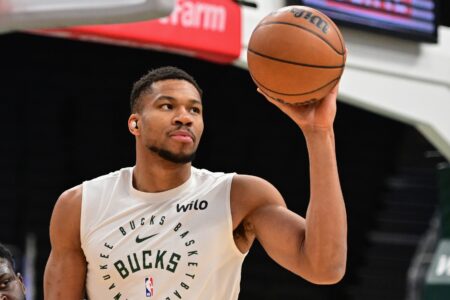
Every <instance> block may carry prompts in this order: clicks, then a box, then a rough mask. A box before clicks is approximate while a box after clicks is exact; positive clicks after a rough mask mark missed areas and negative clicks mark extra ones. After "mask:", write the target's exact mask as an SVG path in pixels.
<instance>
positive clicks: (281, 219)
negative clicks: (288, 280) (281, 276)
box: [250, 204, 309, 279]
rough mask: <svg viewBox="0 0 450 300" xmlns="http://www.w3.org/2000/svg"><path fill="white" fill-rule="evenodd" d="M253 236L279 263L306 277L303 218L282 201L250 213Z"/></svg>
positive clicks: (306, 264)
mask: <svg viewBox="0 0 450 300" xmlns="http://www.w3.org/2000/svg"><path fill="white" fill-rule="evenodd" d="M250 220H251V223H252V225H253V228H254V232H255V235H256V238H257V239H258V241H259V242H260V244H261V245H262V246H263V248H264V250H265V251H266V252H267V254H268V255H269V256H270V257H271V258H272V259H273V260H274V261H276V262H277V263H278V264H280V265H281V266H282V267H284V268H286V269H288V270H290V271H291V272H293V273H295V274H297V275H300V276H302V277H304V278H305V279H308V273H309V271H308V269H309V267H308V262H307V259H306V257H305V255H304V252H303V251H302V247H303V242H304V239H305V219H304V218H302V217H301V216H299V215H297V214H296V213H294V212H292V211H290V210H289V209H287V208H286V207H284V206H281V205H276V204H273V205H264V206H261V207H259V208H258V209H256V210H255V211H253V213H252V214H251V216H250Z"/></svg>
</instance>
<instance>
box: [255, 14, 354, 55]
mask: <svg viewBox="0 0 450 300" xmlns="http://www.w3.org/2000/svg"><path fill="white" fill-rule="evenodd" d="M271 24H279V25H287V26H293V27H297V28H300V29H303V30H305V31H308V32H309V33H311V34H313V35H315V36H316V37H318V38H319V39H321V40H322V41H323V42H325V43H326V44H327V45H328V46H330V48H331V49H333V50H334V52H336V53H337V54H339V55H341V56H343V55H344V54H345V51H344V52H340V51H339V50H338V49H336V48H335V47H334V46H333V45H332V44H331V43H330V42H329V41H327V40H326V39H324V38H323V37H322V36H321V35H320V34H318V33H317V32H315V31H314V30H311V29H309V28H307V27H304V26H301V25H298V24H292V23H289V22H280V21H270V22H264V23H261V24H259V25H258V26H257V27H256V28H255V30H254V32H255V31H257V30H258V28H260V27H262V26H267V25H271ZM336 34H337V35H338V39H339V41H340V43H341V48H343V47H342V41H341V38H340V37H339V34H338V33H336Z"/></svg>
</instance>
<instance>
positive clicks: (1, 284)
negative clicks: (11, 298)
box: [0, 279, 11, 289]
mask: <svg viewBox="0 0 450 300" xmlns="http://www.w3.org/2000/svg"><path fill="white" fill-rule="evenodd" d="M10 283H11V280H9V279H6V280H3V281H1V282H0V289H5V288H7V287H8V285H9V284H10Z"/></svg>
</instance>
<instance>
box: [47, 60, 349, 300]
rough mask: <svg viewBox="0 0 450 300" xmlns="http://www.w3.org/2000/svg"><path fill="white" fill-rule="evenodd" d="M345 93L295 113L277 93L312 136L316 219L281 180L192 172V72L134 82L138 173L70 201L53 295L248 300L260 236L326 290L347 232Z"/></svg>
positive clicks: (71, 194)
mask: <svg viewBox="0 0 450 300" xmlns="http://www.w3.org/2000/svg"><path fill="white" fill-rule="evenodd" d="M336 96H337V88H335V89H334V90H333V91H332V92H331V93H330V94H329V95H328V96H326V97H325V98H324V99H323V100H322V101H320V102H318V103H315V104H313V105H309V106H292V105H286V104H282V103H279V102H278V101H274V100H272V99H270V98H269V97H267V99H268V100H269V101H271V102H272V103H273V104H274V105H276V106H278V107H279V108H280V109H281V110H282V111H283V112H284V113H286V114H287V115H288V116H289V117H290V118H291V119H292V120H293V121H294V122H296V124H297V125H298V126H299V127H300V128H301V130H302V132H303V134H304V136H305V138H306V141H307V147H308V151H309V158H310V176H311V191H310V195H311V199H310V203H309V206H308V210H307V214H306V218H303V217H301V216H299V215H297V214H295V213H294V212H292V211H290V210H288V209H287V208H286V204H285V202H284V200H283V198H282V196H281V195H280V193H279V192H278V191H277V190H276V189H275V187H273V186H272V185H271V184H270V183H269V182H267V181H265V180H263V179H261V178H258V177H254V176H249V175H238V174H234V173H233V174H224V173H213V172H210V171H207V170H204V169H197V168H195V167H193V166H192V164H191V161H192V159H193V158H194V155H195V151H196V149H197V146H198V144H199V141H200V138H201V135H202V132H203V126H204V124H203V116H202V111H203V107H202V101H201V97H202V91H201V89H200V88H199V87H198V85H197V83H196V82H195V80H194V79H193V78H192V77H191V76H190V75H188V74H187V73H185V72H184V71H182V70H180V69H177V68H173V67H165V68H160V69H156V70H153V71H151V72H149V73H148V74H146V75H145V76H143V77H142V78H141V79H140V80H139V81H137V82H136V83H135V84H134V87H133V91H132V93H131V110H132V113H131V115H130V117H129V120H128V128H129V131H130V132H131V134H132V135H134V136H135V139H136V165H135V166H134V167H130V168H124V169H121V170H119V171H117V172H114V173H111V174H108V175H105V176H102V177H99V178H96V179H94V180H90V181H86V182H84V183H83V184H82V185H79V186H77V187H74V188H72V189H70V190H68V191H66V192H64V193H63V194H62V195H61V196H60V198H59V199H58V201H57V203H56V205H55V208H54V211H53V215H52V220H51V224H50V239H51V243H52V251H51V254H50V257H49V260H48V263H47V267H46V271H45V278H44V281H45V288H44V290H45V299H48V300H53V299H55V300H56V299H58V300H59V299H65V300H66V299H67V300H70V299H77V300H79V299H81V298H82V297H84V296H85V293H86V295H87V297H88V298H89V299H91V300H97V299H101V300H103V299H145V298H155V299H166V300H167V299H202V300H203V299H205V300H206V299H208V300H210V299H217V300H224V299H233V300H234V299H237V298H238V294H239V282H240V274H241V266H242V262H243V259H244V257H245V255H246V253H247V252H248V251H249V249H250V247H251V245H252V243H253V241H254V240H255V238H256V239H258V241H259V242H260V243H261V245H262V246H263V247H264V249H265V250H266V252H267V253H268V254H269V256H270V257H271V258H272V259H274V260H275V261H276V262H277V263H278V264H280V265H281V266H283V267H284V268H286V269H288V270H290V271H291V272H293V273H295V274H297V275H299V276H301V277H303V278H305V279H306V280H309V281H311V282H314V283H317V284H332V283H336V282H338V281H339V280H340V279H341V278H342V277H343V275H344V272H345V265H346V253H347V247H346V238H347V224H346V213H345V206H344V199H343V196H342V192H341V188H340V184H339V178H338V172H337V164H336V158H335V148H334V134H333V121H334V117H335V113H336Z"/></svg>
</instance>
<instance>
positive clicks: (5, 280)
mask: <svg viewBox="0 0 450 300" xmlns="http://www.w3.org/2000/svg"><path fill="white" fill-rule="evenodd" d="M0 300H25V285H24V283H23V278H22V275H20V273H16V271H15V262H14V259H13V256H12V254H11V252H10V251H9V249H8V248H6V246H4V245H2V244H1V243H0Z"/></svg>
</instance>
